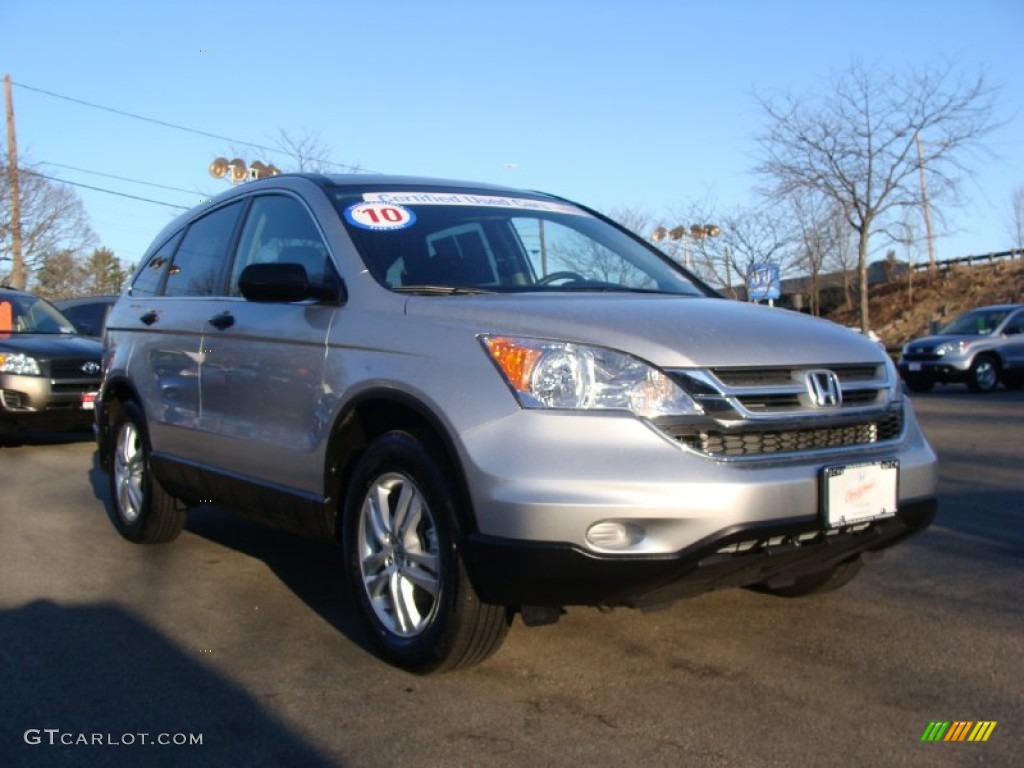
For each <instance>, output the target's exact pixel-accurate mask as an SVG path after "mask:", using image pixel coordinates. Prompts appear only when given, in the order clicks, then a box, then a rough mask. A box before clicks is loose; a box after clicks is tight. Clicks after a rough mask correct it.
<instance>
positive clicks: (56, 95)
mask: <svg viewBox="0 0 1024 768" xmlns="http://www.w3.org/2000/svg"><path fill="white" fill-rule="evenodd" d="M12 85H16V86H18V87H19V88H24V89H25V90H26V91H35V92H36V93H42V94H44V95H46V96H51V97H53V98H55V99H63V100H64V101H70V102H73V103H75V104H80V105H82V106H83V107H91V108H93V109H100V110H103V111H104V112H110V113H112V114H115V115H121V116H122V117H130V118H132V119H133V120H141V121H143V122H145V123H152V124H154V125H160V126H163V127H164V128H173V129H174V130H176V131H184V132H185V133H194V134H196V135H197V136H205V137H206V138H208V139H217V140H218V141H226V142H229V143H231V144H241V145H242V146H245V147H252V148H253V149H259V150H261V151H263V152H277V153H279V154H282V155H288V156H289V157H294V158H296V159H297V160H301V159H302V155H299V154H296V153H295V152H289V151H288V150H285V149H277V148H275V147H268V146H265V145H263V144H255V143H253V142H251V141H242V140H241V139H232V138H230V137H228V136H219V135H218V134H216V133H209V132H208V131H201V130H199V129H198V128H189V127H187V126H184V125H177V124H176V123H168V122H166V121H164V120H157V119H156V118H152V117H145V116H143V115H136V114H135V113H134V112H126V111H124V110H123V109H115V108H114V107H105V106H103V105H102V104H95V103H93V102H91V101H85V100H84V99H76V98H74V97H73V96H64V95H62V94H59V93H54V92H53V91H47V90H44V89H43V88H36V87H34V86H31V85H25V84H24V83H14V82H13V81H12ZM323 163H324V164H325V165H332V166H335V167H336V168H342V169H344V170H347V171H351V172H353V173H359V172H365V171H370V172H371V173H374V171H371V170H370V169H369V168H362V167H360V166H355V165H346V164H344V163H334V162H331V161H329V160H325V161H323Z"/></svg>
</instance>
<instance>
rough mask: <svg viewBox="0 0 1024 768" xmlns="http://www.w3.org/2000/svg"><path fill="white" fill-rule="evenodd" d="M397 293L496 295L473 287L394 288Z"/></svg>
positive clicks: (415, 286) (424, 286)
mask: <svg viewBox="0 0 1024 768" xmlns="http://www.w3.org/2000/svg"><path fill="white" fill-rule="evenodd" d="M391 290H393V291H394V292H395V293H419V294H423V295H425V296H471V295H479V294H485V293H494V291H492V290H490V289H488V288H477V287H476V286H472V285H399V286H396V287H394V288H392V289H391Z"/></svg>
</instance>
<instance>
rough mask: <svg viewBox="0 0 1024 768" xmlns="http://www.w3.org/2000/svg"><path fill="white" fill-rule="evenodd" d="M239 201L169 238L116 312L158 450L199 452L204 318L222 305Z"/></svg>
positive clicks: (117, 333) (116, 330) (190, 455)
mask: <svg viewBox="0 0 1024 768" xmlns="http://www.w3.org/2000/svg"><path fill="white" fill-rule="evenodd" d="M242 208H243V202H242V201H235V202H233V203H230V204H228V205H224V206H221V207H219V208H217V209H215V210H213V211H211V212H210V213H208V214H205V215H204V216H202V217H200V218H198V219H196V220H194V221H193V222H192V223H191V224H189V226H188V227H187V228H186V229H185V230H184V231H183V232H182V233H179V234H177V235H175V236H174V237H172V238H171V239H170V240H168V241H167V242H166V243H164V245H163V246H161V247H160V248H159V249H158V250H157V251H156V252H155V253H154V254H153V255H152V256H151V257H150V259H149V261H148V262H147V263H146V265H145V266H144V267H143V269H142V270H141V272H140V273H139V274H138V275H137V276H136V279H135V281H134V282H133V284H132V287H131V289H130V292H129V298H128V299H127V301H126V302H125V303H126V306H125V308H124V309H123V310H119V311H118V313H117V316H116V317H112V318H111V319H112V321H113V322H114V323H115V324H116V325H115V327H112V328H108V331H109V332H110V333H109V335H110V340H111V343H112V345H113V347H114V348H115V349H116V345H117V343H118V339H119V338H120V337H121V335H122V334H132V335H133V336H134V338H133V343H132V346H131V350H132V354H131V358H130V360H129V361H128V362H127V366H128V369H129V376H130V378H131V380H132V381H133V382H134V384H135V386H136V387H137V388H138V389H139V393H140V395H141V396H142V402H143V403H144V404H145V408H146V416H147V420H148V422H149V431H150V438H151V440H152V443H153V449H154V451H157V452H160V453H165V454H169V455H173V456H179V457H183V458H187V459H191V460H194V459H195V458H196V452H197V451H196V446H197V445H199V444H201V441H199V440H196V439H195V430H197V429H198V428H199V413H200V407H201V402H200V392H199V364H200V360H201V356H202V335H203V331H204V322H205V319H206V318H207V317H209V316H211V315H212V314H214V313H216V312H217V311H218V307H219V303H220V299H219V298H218V297H217V293H218V286H219V285H220V284H221V283H222V282H223V276H224V270H225V269H226V264H227V255H228V253H229V252H230V245H231V243H232V241H233V238H234V236H235V231H236V227H237V225H238V222H239V219H240V215H241V212H242Z"/></svg>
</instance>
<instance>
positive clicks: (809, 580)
mask: <svg viewBox="0 0 1024 768" xmlns="http://www.w3.org/2000/svg"><path fill="white" fill-rule="evenodd" d="M863 567H864V561H863V560H861V559H860V558H857V559H855V560H849V561H847V562H845V563H840V564H839V565H837V566H835V567H833V568H828V569H826V570H824V571H819V572H817V573H810V574H808V575H806V576H801V577H799V578H798V579H797V580H796V581H794V582H793V583H792V584H787V585H786V586H784V587H769V586H768V585H766V584H756V585H754V586H753V587H751V589H753V590H755V591H757V592H765V593H767V594H769V595H775V596H777V597H807V596H808V595H820V594H823V593H825V592H831V591H832V590H835V589H839V588H840V587H843V586H845V585H847V584H849V583H850V582H851V581H852V580H853V578H854V577H855V576H856V575H857V574H858V573H860V569H861V568H863Z"/></svg>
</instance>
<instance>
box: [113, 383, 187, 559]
mask: <svg viewBox="0 0 1024 768" xmlns="http://www.w3.org/2000/svg"><path fill="white" fill-rule="evenodd" d="M110 451H111V455H110V458H109V466H110V473H109V477H110V503H111V505H112V506H113V521H114V527H116V528H117V530H118V533H120V534H121V535H122V536H124V537H125V538H126V539H128V540H129V541H134V542H135V543H137V544H162V543H165V542H168V541H173V540H174V539H176V538H178V534H179V533H181V529H182V528H183V527H184V526H185V518H186V511H185V509H184V508H183V507H180V506H179V505H178V502H177V500H176V499H175V498H174V497H173V496H171V495H170V494H169V493H167V491H166V490H164V487H163V486H162V485H161V484H160V481H159V480H157V479H156V478H155V477H154V476H153V473H152V470H151V469H150V463H149V457H150V453H151V452H152V449H151V447H150V443H149V432H148V431H147V430H146V418H145V416H143V415H142V409H141V408H140V407H139V406H138V404H137V403H135V402H133V401H128V402H126V403H124V404H123V405H122V406H121V408H120V410H119V411H118V414H117V416H116V417H115V419H114V430H113V442H112V443H111V447H110Z"/></svg>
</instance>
